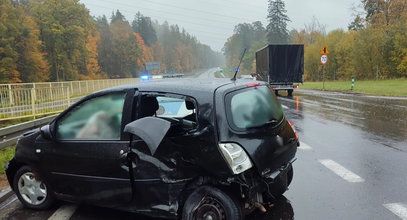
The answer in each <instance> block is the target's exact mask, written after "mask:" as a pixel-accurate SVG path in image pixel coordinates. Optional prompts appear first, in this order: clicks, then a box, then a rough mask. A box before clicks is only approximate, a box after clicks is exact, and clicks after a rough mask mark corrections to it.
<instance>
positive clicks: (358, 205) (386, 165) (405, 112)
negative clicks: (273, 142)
mask: <svg viewBox="0 0 407 220" xmlns="http://www.w3.org/2000/svg"><path fill="white" fill-rule="evenodd" d="M279 99H280V102H281V104H282V105H283V107H284V110H285V112H286V117H287V118H288V119H289V120H291V121H292V122H293V123H294V124H295V127H296V129H297V131H298V133H299V135H300V139H301V142H302V146H301V147H300V148H299V150H298V153H297V157H298V160H297V161H296V162H295V163H294V180H293V182H292V184H291V186H290V190H289V191H287V192H286V193H285V197H284V198H282V199H280V200H279V201H278V202H277V203H276V204H275V206H274V207H273V208H271V209H269V211H268V212H267V213H265V214H260V213H255V215H252V216H250V218H249V219H256V220H257V219H267V220H272V219H304V220H310V219H369V220H373V219H386V220H387V219H390V220H391V219H395V220H399V219H404V220H405V219H407V171H406V170H407V120H406V119H407V99H406V98H404V99H403V98H400V99H397V98H396V99H391V98H381V97H367V96H358V95H346V94H342V93H333V92H317V91H310V90H296V91H295V92H294V97H291V98H289V97H285V96H280V97H279ZM67 205H68V206H69V204H65V203H63V204H61V206H62V207H65V206H67ZM61 206H57V207H55V209H54V210H50V211H46V212H33V211H30V210H27V209H24V208H23V207H22V206H21V204H20V203H19V202H18V201H13V202H11V204H9V205H7V206H5V207H2V208H1V209H0V216H1V219H31V220H34V219H35V220H36V219H48V218H49V217H50V216H51V215H55V214H56V213H57V212H56V210H57V209H58V208H60V207H61ZM386 207H387V208H386ZM75 208H76V209H75V211H74V213H73V215H72V217H71V218H70V219H71V220H85V219H86V220H89V219H92V220H93V219H95V220H96V219H106V220H110V219H146V220H147V219H148V220H149V219H150V218H146V217H143V216H138V215H134V214H129V213H125V212H120V211H115V210H111V209H104V208H97V207H92V206H83V205H82V206H78V207H77V206H75ZM390 210H392V211H390ZM397 215H399V217H398V216H397ZM61 219H63V218H61Z"/></svg>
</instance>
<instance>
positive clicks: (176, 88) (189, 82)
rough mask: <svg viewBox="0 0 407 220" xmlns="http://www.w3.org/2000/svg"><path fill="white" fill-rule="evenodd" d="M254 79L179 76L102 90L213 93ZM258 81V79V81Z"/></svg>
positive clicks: (191, 93) (190, 93)
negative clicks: (233, 79) (135, 89)
mask: <svg viewBox="0 0 407 220" xmlns="http://www.w3.org/2000/svg"><path fill="white" fill-rule="evenodd" d="M253 82H254V81H252V80H247V79H242V80H240V79H238V80H236V81H232V80H230V79H228V78H214V79H197V78H177V79H160V80H150V81H145V82H139V83H132V84H127V85H122V86H117V87H113V88H108V89H104V90H102V91H101V92H109V91H118V90H125V89H132V88H137V89H138V90H139V91H144V92H147V91H157V92H169V93H177V94H189V95H194V94H195V93H211V94H213V92H214V91H215V90H216V89H218V88H219V87H226V88H225V89H227V88H231V87H237V86H243V85H246V84H248V83H253ZM256 82H257V81H256Z"/></svg>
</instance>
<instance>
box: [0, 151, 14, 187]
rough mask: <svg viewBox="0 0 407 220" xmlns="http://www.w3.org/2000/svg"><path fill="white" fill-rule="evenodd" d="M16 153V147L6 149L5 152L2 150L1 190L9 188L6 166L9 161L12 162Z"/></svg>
mask: <svg viewBox="0 0 407 220" xmlns="http://www.w3.org/2000/svg"><path fill="white" fill-rule="evenodd" d="M14 152H15V147H14V146H10V147H6V148H4V149H3V150H0V190H3V189H5V188H6V187H7V186H8V181H7V177H6V174H5V170H4V166H5V165H6V163H7V162H8V161H9V160H11V158H13V156H14Z"/></svg>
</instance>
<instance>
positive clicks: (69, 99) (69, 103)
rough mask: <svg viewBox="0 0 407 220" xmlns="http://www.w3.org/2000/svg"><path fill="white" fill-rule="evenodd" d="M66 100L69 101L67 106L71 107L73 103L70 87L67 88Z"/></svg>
mask: <svg viewBox="0 0 407 220" xmlns="http://www.w3.org/2000/svg"><path fill="white" fill-rule="evenodd" d="M66 100H67V103H68V106H67V107H69V106H70V105H71V96H70V95H69V87H67V90H66Z"/></svg>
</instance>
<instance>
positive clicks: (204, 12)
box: [143, 0, 250, 20]
mask: <svg viewBox="0 0 407 220" xmlns="http://www.w3.org/2000/svg"><path fill="white" fill-rule="evenodd" d="M143 1H146V2H150V3H153V4H157V5H160V6H161V5H165V6H168V7H173V8H177V9H184V10H187V11H195V12H199V13H203V14H209V15H215V16H220V17H229V18H235V19H239V20H240V19H245V20H250V19H248V18H243V17H234V16H228V15H223V14H218V13H213V12H207V11H201V10H197V9H193V8H184V7H180V6H177V5H171V4H165V3H161V2H154V1H151V0H143Z"/></svg>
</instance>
